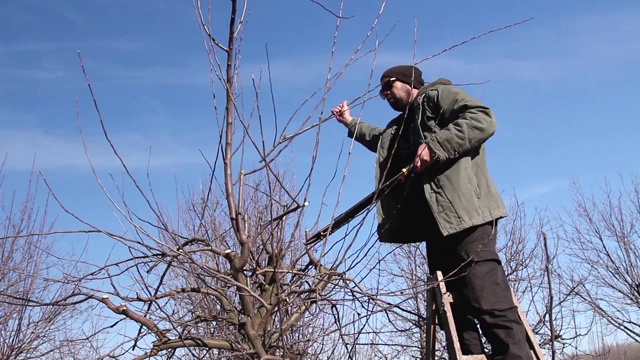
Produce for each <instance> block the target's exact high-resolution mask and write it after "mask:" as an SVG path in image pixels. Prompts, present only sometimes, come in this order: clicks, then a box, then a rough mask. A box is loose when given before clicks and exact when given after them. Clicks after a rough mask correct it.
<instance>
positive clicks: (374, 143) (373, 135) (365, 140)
mask: <svg viewBox="0 0 640 360" xmlns="http://www.w3.org/2000/svg"><path fill="white" fill-rule="evenodd" d="M383 131H384V129H383V128H381V127H377V126H373V125H370V124H367V123H366V122H364V121H362V120H360V119H359V118H353V121H351V125H349V128H348V133H347V136H349V137H350V138H352V139H354V140H356V141H357V142H359V143H360V144H362V145H363V146H364V147H366V148H367V149H369V150H370V151H373V152H377V151H378V143H379V142H380V136H381V135H382V132H383Z"/></svg>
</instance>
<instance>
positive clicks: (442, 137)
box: [423, 86, 496, 161]
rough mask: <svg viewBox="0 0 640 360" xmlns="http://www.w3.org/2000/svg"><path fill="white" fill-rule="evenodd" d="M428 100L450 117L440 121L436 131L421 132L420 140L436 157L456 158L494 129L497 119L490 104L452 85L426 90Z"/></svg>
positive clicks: (437, 159)
mask: <svg viewBox="0 0 640 360" xmlns="http://www.w3.org/2000/svg"><path fill="white" fill-rule="evenodd" d="M425 100H426V102H427V104H426V105H427V106H429V105H428V104H437V105H439V107H440V109H441V111H442V114H444V115H445V116H446V117H447V118H448V119H453V120H452V121H451V122H449V123H448V124H447V123H446V122H445V123H444V124H439V125H440V127H441V128H440V130H439V131H437V132H436V133H430V134H424V135H425V137H424V140H423V142H424V143H426V144H427V145H428V146H429V147H430V149H432V150H433V151H434V152H435V158H436V161H447V160H453V159H456V158H458V157H459V156H460V155H461V154H464V153H466V152H468V151H470V150H472V149H475V148H478V147H480V146H481V145H482V144H483V143H484V142H485V141H487V139H489V138H490V137H491V136H492V135H493V134H494V133H495V131H496V120H495V117H494V115H493V112H492V111H491V109H490V108H489V107H487V106H486V105H484V104H483V103H481V102H480V101H479V100H477V99H475V98H473V97H471V96H469V95H467V94H466V93H465V92H464V91H463V90H462V89H459V88H456V87H454V86H442V87H439V88H438V89H434V90H432V91H429V93H427V95H426V99H425Z"/></svg>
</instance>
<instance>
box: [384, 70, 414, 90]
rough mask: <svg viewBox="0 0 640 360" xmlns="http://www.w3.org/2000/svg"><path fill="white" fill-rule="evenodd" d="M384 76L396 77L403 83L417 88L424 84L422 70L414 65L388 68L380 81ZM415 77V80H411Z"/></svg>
mask: <svg viewBox="0 0 640 360" xmlns="http://www.w3.org/2000/svg"><path fill="white" fill-rule="evenodd" d="M384 78H396V79H398V80H400V81H402V82H403V83H405V84H407V85H410V86H412V87H414V88H416V89H420V88H421V87H423V86H424V80H423V79H422V71H420V69H418V68H417V67H415V66H412V65H398V66H394V67H392V68H389V69H387V70H386V71H385V72H383V73H382V76H380V82H382V80H383V79H384ZM412 79H413V82H412V81H411V80H412Z"/></svg>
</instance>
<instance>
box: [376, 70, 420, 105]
mask: <svg viewBox="0 0 640 360" xmlns="http://www.w3.org/2000/svg"><path fill="white" fill-rule="evenodd" d="M411 89H412V88H411V86H409V85H407V84H405V83H403V82H402V81H398V80H397V79H396V78H384V79H382V83H381V87H380V96H381V97H382V98H383V99H385V100H387V103H389V106H391V108H392V109H393V110H395V111H400V112H403V111H405V110H407V107H408V106H409V104H410V103H411V101H412V100H413V99H412V98H411Z"/></svg>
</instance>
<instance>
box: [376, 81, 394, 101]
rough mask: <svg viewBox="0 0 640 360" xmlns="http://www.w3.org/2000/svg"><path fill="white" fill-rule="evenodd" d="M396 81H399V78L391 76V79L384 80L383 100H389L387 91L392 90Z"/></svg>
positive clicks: (381, 95)
mask: <svg viewBox="0 0 640 360" xmlns="http://www.w3.org/2000/svg"><path fill="white" fill-rule="evenodd" d="M396 81H398V79H396V78H390V79H389V80H387V81H385V82H383V83H382V85H380V97H381V98H382V99H383V100H387V95H386V93H387V92H388V91H390V90H391V88H392V87H393V83H394V82H396Z"/></svg>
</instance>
